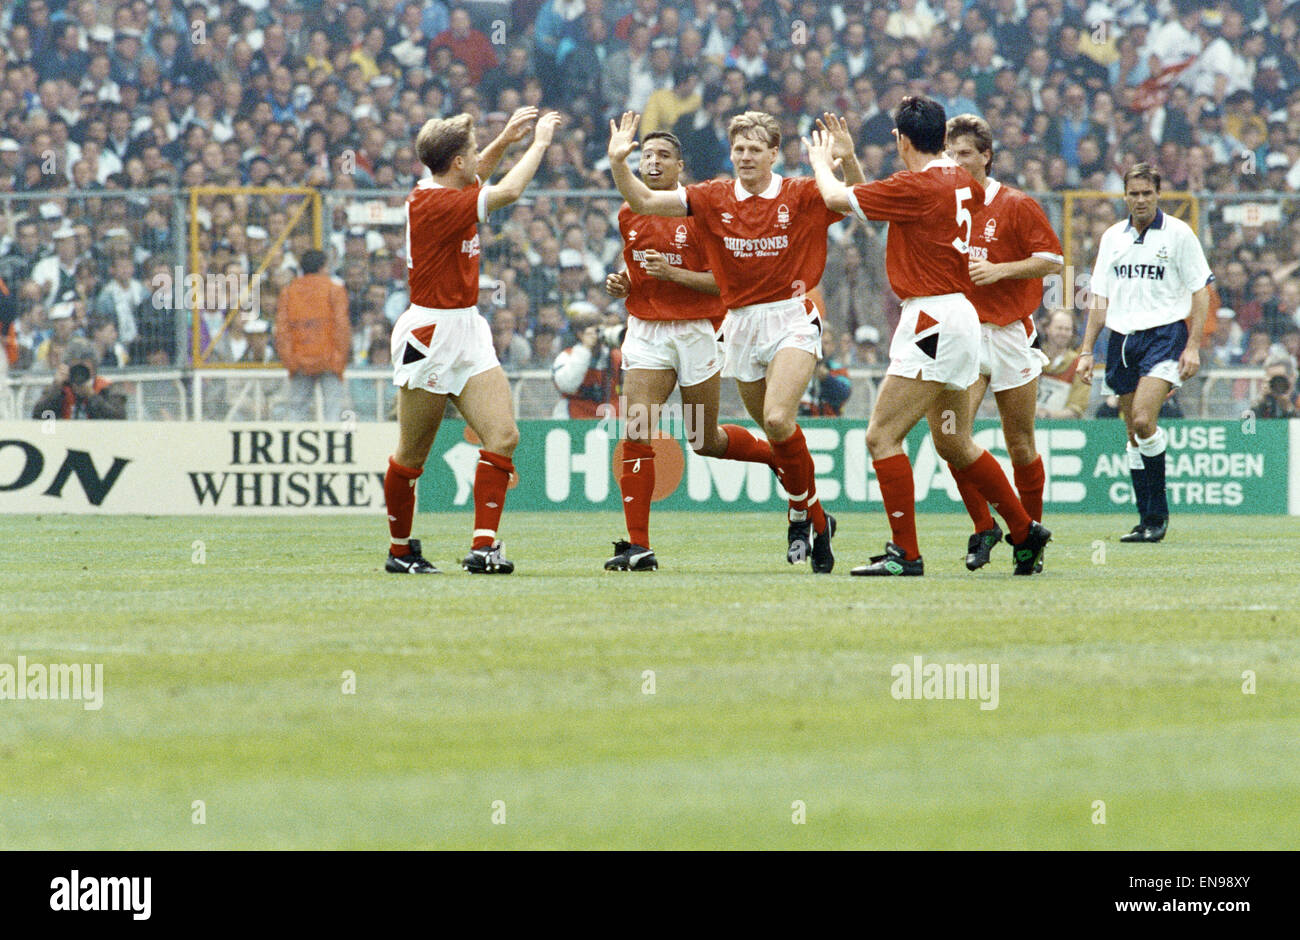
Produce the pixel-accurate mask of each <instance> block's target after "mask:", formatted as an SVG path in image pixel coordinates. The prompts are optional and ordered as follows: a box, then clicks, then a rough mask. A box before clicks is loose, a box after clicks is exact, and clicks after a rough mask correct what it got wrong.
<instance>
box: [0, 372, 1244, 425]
mask: <svg viewBox="0 0 1300 940" xmlns="http://www.w3.org/2000/svg"><path fill="white" fill-rule="evenodd" d="M884 368H885V367H884V366H874V367H871V368H855V369H850V370H849V378H850V379H851V380H852V382H853V394H852V395H851V396H850V398H849V400H848V402H846V404H845V407H844V413H843V417H845V418H848V419H852V420H859V421H865V420H866V419H867V418H868V417H870V415H871V408H872V406H873V405H874V404H875V400H876V395H877V392H878V390H879V387H880V382H881V380H882V379H883V378H884ZM103 374H104V377H105V378H108V379H109V380H110V381H112V382H113V384H114V385H115V386H116V387H117V389H118V390H119V391H120V392H122V393H123V394H124V395H125V396H126V402H127V418H128V419H130V420H147V421H165V420H175V421H267V420H281V419H287V418H288V417H289V415H288V414H287V410H286V409H287V398H288V381H287V378H288V377H287V373H286V372H285V371H284V370H283V369H281V368H274V367H272V368H265V369H198V370H188V369H185V370H182V369H123V370H115V371H106V372H104V373H103ZM1198 380H1199V381H1200V383H1201V384H1200V388H1199V390H1192V394H1191V395H1189V396H1187V397H1186V398H1185V400H1183V402H1182V404H1183V407H1184V409H1185V411H1186V413H1187V416H1188V417H1199V418H1236V417H1239V416H1240V415H1241V413H1242V412H1243V411H1244V410H1245V409H1247V408H1249V407H1250V406H1251V404H1252V403H1253V402H1255V401H1256V400H1257V399H1258V398H1259V397H1260V396H1261V395H1262V394H1263V390H1264V387H1265V385H1266V376H1265V374H1264V370H1263V369H1259V368H1245V367H1235V368H1216V369H1208V370H1206V371H1205V372H1203V373H1201V376H1199V377H1198ZM50 382H51V376H50V374H49V373H48V372H46V373H33V372H22V373H8V374H2V373H0V420H15V419H17V420H22V419H27V418H32V417H33V415H32V408H33V407H34V405H35V403H36V400H37V399H38V398H39V397H40V395H41V393H42V392H43V391H44V390H45V389H46V388H48V387H49V384H50ZM344 390H345V409H346V410H345V412H344V416H343V417H344V420H356V421H388V420H392V419H393V401H394V399H395V397H396V389H394V387H393V384H392V372H391V371H390V370H389V369H388V368H387V367H375V366H360V367H355V368H349V369H348V370H347V371H346V372H345V373H344ZM510 394H511V403H512V406H513V410H514V414H515V417H516V418H519V419H534V418H549V417H551V415H552V414H553V412H554V410H555V406H556V404H557V403H558V402H559V401H560V398H561V396H560V394H559V392H558V391H556V389H555V385H554V383H553V382H552V381H551V372H550V370H549V369H525V370H520V371H518V372H513V373H510ZM676 395H677V393H676V392H674V396H676ZM1094 398H1096V396H1095V395H1094ZM991 400H992V396H989V401H991ZM323 404H324V403H323V401H322V399H321V394H320V389H319V387H318V388H317V389H316V397H315V407H314V411H315V418H316V420H318V421H319V420H323V417H324V407H323ZM987 404H988V401H986V405H987ZM719 413H720V416H721V417H722V418H723V419H725V420H730V419H733V418H736V419H743V418H745V416H746V415H745V409H744V406H743V405H742V404H741V401H740V395H739V393H738V392H737V391H736V385H735V383H734V382H724V383H722V401H721V405H720V408H719Z"/></svg>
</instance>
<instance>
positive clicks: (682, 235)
mask: <svg viewBox="0 0 1300 940" xmlns="http://www.w3.org/2000/svg"><path fill="white" fill-rule="evenodd" d="M673 241H674V242H676V243H677V247H679V248H680V247H681V246H683V245H685V244H686V226H685V225H679V226H677V232H676V233H675V234H674V236H673Z"/></svg>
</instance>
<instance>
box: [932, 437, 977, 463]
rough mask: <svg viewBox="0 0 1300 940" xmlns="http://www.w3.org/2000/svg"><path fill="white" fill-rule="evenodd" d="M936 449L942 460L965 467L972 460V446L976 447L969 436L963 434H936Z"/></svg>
mask: <svg viewBox="0 0 1300 940" xmlns="http://www.w3.org/2000/svg"><path fill="white" fill-rule="evenodd" d="M932 437H933V438H934V451H935V453H936V454H938V455H939V459H940V460H944V461H947V462H948V463H951V464H956V465H957V466H959V467H964V466H966V465H967V464H969V463H970V462H971V460H972V459H973V458H972V457H971V453H970V451H971V448H972V447H974V444H973V442H972V441H971V439H970V438H969V437H967V436H966V435H962V434H934V435H932Z"/></svg>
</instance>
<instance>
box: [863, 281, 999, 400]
mask: <svg viewBox="0 0 1300 940" xmlns="http://www.w3.org/2000/svg"><path fill="white" fill-rule="evenodd" d="M979 353H980V320H979V315H978V314H977V313H976V312H975V307H974V306H973V305H972V304H971V302H970V301H969V300H967V299H966V295H965V294H940V295H938V296H935V297H909V298H907V300H904V301H903V308H902V314H901V315H900V317H899V320H898V329H896V330H894V338H893V340H892V341H891V342H890V344H889V368H888V369H886V370H885V372H886V374H887V375H899V376H903V377H904V378H909V379H915V378H921V379H925V380H926V381H927V382H942V383H943V384H944V385H946V386H947V387H948V388H950V389H959V388H970V387H971V386H972V385H974V384H975V379H976V378H978V377H979Z"/></svg>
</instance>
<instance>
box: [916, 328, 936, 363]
mask: <svg viewBox="0 0 1300 940" xmlns="http://www.w3.org/2000/svg"><path fill="white" fill-rule="evenodd" d="M916 348H917V349H919V350H921V352H923V353H925V354H926V355H927V356H929V357H930V358H931V359H937V358H938V356H939V334H938V333H931V334H930V335H929V336H927V337H926V338H925V339H918V340H917V341H916Z"/></svg>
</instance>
